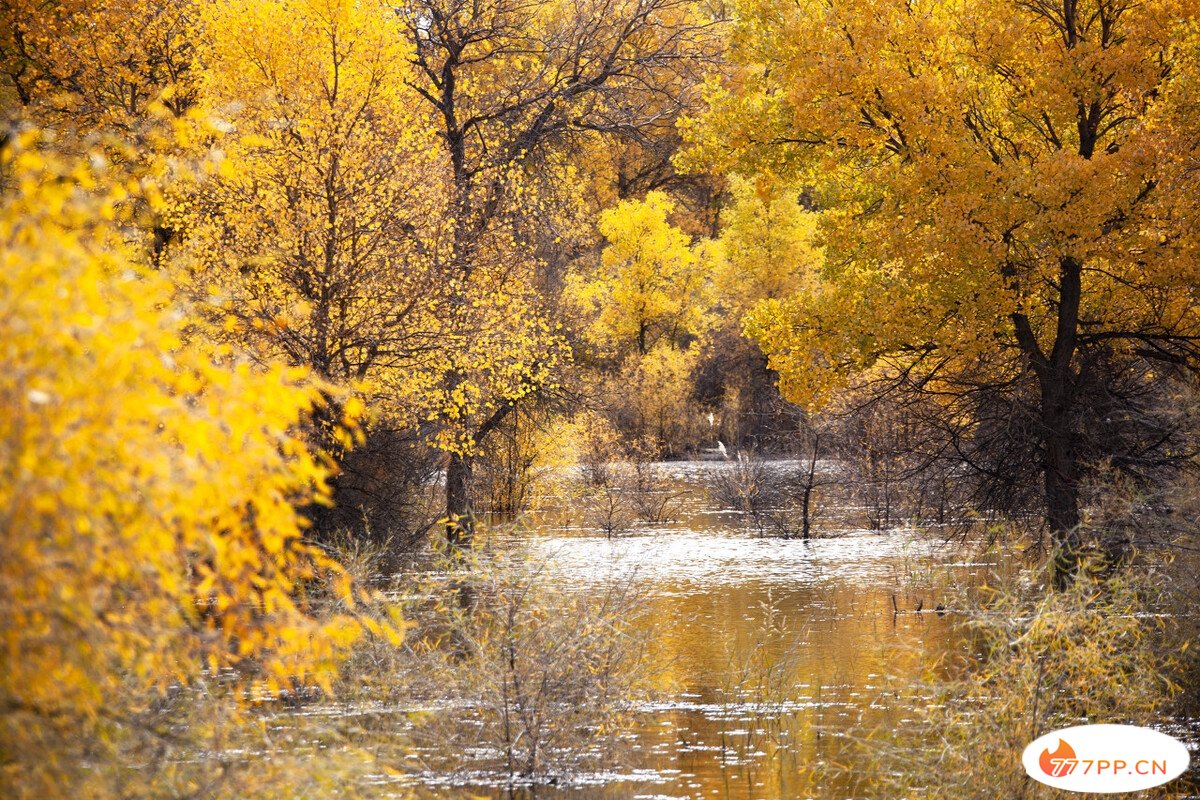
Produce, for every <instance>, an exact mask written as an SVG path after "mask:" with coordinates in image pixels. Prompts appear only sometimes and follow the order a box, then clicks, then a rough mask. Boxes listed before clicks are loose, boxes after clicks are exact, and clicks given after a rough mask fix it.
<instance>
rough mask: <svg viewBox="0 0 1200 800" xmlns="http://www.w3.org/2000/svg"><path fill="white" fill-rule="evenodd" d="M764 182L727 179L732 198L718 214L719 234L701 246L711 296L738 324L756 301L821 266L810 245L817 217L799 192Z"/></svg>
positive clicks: (789, 290)
mask: <svg viewBox="0 0 1200 800" xmlns="http://www.w3.org/2000/svg"><path fill="white" fill-rule="evenodd" d="M764 183H766V185H763V186H758V185H756V183H755V182H754V181H752V180H749V179H746V178H743V177H740V176H736V175H735V176H732V177H731V178H730V181H729V184H730V186H729V189H730V195H731V197H732V203H730V205H729V207H728V208H727V209H725V211H724V212H723V213H722V214H721V236H720V239H719V240H718V241H717V242H716V246H715V247H711V248H709V250H708V251H707V255H708V257H709V258H708V260H709V262H710V263H709V264H708V270H709V271H710V273H711V274H712V279H713V289H714V297H713V300H714V302H715V303H717V304H720V305H721V306H723V307H724V308H725V309H727V310H728V312H729V313H730V315H731V316H732V317H733V319H734V320H735V322H736V324H739V325H740V324H742V322H743V321H744V316H745V313H746V312H747V311H749V310H750V309H751V308H752V307H754V305H756V304H757V303H760V302H762V301H764V300H782V299H784V298H787V297H790V296H792V295H794V294H796V293H797V292H798V291H800V290H801V289H802V288H804V287H805V286H806V285H808V284H810V283H811V282H812V280H813V279H814V278H815V276H816V273H817V271H818V270H819V268H820V265H821V258H822V255H821V251H820V248H818V247H816V246H815V244H814V242H815V239H816V229H817V220H818V218H819V216H818V215H817V214H816V213H814V212H812V211H810V210H806V209H805V208H804V206H803V205H801V202H800V199H801V192H799V191H797V190H792V189H789V188H787V187H775V186H771V185H769V183H767V182H764Z"/></svg>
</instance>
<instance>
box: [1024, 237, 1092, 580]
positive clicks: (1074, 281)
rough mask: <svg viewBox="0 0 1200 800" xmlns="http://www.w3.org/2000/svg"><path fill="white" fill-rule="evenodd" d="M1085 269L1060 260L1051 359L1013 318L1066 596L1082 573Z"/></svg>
mask: <svg viewBox="0 0 1200 800" xmlns="http://www.w3.org/2000/svg"><path fill="white" fill-rule="evenodd" d="M1082 274H1083V265H1082V264H1081V263H1080V262H1079V261H1078V260H1077V259H1075V258H1073V257H1071V256H1063V257H1062V258H1060V259H1059V285H1058V289H1059V295H1058V319H1057V323H1056V330H1055V337H1054V346H1053V348H1052V349H1051V351H1050V354H1049V355H1046V354H1045V353H1044V352H1043V350H1042V349H1041V347H1040V346H1039V344H1038V342H1037V339H1036V337H1035V336H1034V334H1033V329H1032V328H1031V327H1030V324H1029V320H1028V318H1027V317H1026V316H1025V315H1024V314H1020V313H1018V314H1014V315H1013V322H1014V324H1015V327H1016V334H1017V341H1018V343H1019V344H1020V346H1021V349H1022V351H1023V352H1024V353H1025V354H1026V356H1027V357H1028V358H1029V362H1030V364H1031V365H1032V367H1033V370H1034V373H1035V374H1036V375H1037V379H1038V389H1039V403H1040V406H1041V408H1040V409H1039V411H1040V417H1041V418H1040V423H1041V424H1040V428H1041V430H1040V434H1041V439H1042V442H1041V444H1042V472H1043V480H1044V490H1045V501H1046V525H1047V527H1048V528H1049V529H1050V537H1051V539H1052V541H1053V547H1054V552H1053V555H1052V570H1053V574H1052V577H1053V582H1054V587H1055V588H1056V589H1059V590H1062V589H1065V588H1067V587H1068V586H1070V585H1071V582H1072V581H1073V580H1074V578H1075V573H1076V571H1077V570H1078V567H1079V548H1080V539H1079V518H1080V517H1079V468H1078V467H1079V465H1078V463H1077V456H1078V453H1077V449H1076V438H1077V436H1078V433H1077V432H1076V431H1075V429H1074V426H1073V419H1072V418H1073V416H1074V414H1073V411H1074V404H1075V373H1074V368H1073V364H1072V362H1073V361H1074V358H1075V353H1076V349H1077V347H1078V340H1079V304H1080V300H1081V298H1082V294H1083V287H1082Z"/></svg>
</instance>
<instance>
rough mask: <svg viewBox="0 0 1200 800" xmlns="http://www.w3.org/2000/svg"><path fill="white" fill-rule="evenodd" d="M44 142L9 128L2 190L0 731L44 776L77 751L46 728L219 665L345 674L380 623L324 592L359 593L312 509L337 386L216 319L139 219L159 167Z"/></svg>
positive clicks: (27, 774) (304, 676)
mask: <svg viewBox="0 0 1200 800" xmlns="http://www.w3.org/2000/svg"><path fill="white" fill-rule="evenodd" d="M44 143H45V141H44V138H43V136H42V134H40V133H39V132H37V131H29V132H26V133H22V134H20V135H18V136H17V137H15V138H14V139H13V140H11V141H10V143H9V145H8V146H7V147H6V148H5V150H4V157H3V158H4V160H3V165H2V170H3V185H4V199H3V207H2V209H0V241H2V242H3V261H4V268H3V270H2V271H0V274H2V277H0V309H2V312H0V341H3V343H4V351H3V356H2V357H3V364H4V368H3V370H2V373H3V377H2V378H0V402H2V404H3V414H0V470H2V473H0V474H2V481H0V486H2V488H0V506H2V507H3V508H4V513H3V517H2V518H0V533H2V535H0V542H2V544H0V548H2V549H0V615H2V616H3V618H4V620H5V625H4V642H3V668H2V669H0V675H2V677H0V704H2V705H3V708H4V717H3V720H4V722H3V728H2V729H0V736H2V738H3V743H4V745H3V749H4V752H5V764H4V785H7V786H8V787H9V788H10V789H11V790H13V791H17V788H16V787H20V793H26V794H28V796H37V795H39V792H40V791H49V787H50V786H53V785H55V783H53V782H55V781H57V780H58V779H59V778H56V777H54V776H56V775H60V774H61V772H62V771H63V770H65V769H67V767H68V765H65V764H59V763H55V760H54V759H53V758H51V759H50V760H46V759H45V758H44V757H43V756H42V755H40V754H39V752H40V751H39V749H37V747H38V744H37V743H41V745H40V746H42V747H44V746H45V744H46V742H47V741H48V740H49V741H53V740H54V739H55V737H64V738H69V737H72V736H78V735H80V733H79V730H80V726H92V725H94V724H96V723H97V722H98V721H101V720H103V721H105V724H106V726H108V725H113V726H118V727H119V725H120V723H121V720H122V718H123V716H124V715H126V714H128V713H130V712H131V711H132V710H133V709H136V708H137V707H138V706H139V705H140V704H141V703H143V702H145V699H146V698H147V697H148V696H152V695H153V694H155V693H160V692H165V691H166V690H167V689H168V688H169V687H171V686H179V685H186V684H188V683H189V682H190V681H191V680H192V679H193V678H194V677H196V676H198V675H199V674H200V673H201V672H202V671H204V672H207V673H209V674H211V675H214V676H215V675H217V674H218V673H222V672H227V671H229V674H231V675H236V676H239V679H240V680H242V681H247V682H249V683H251V684H257V683H261V685H263V686H264V687H266V688H270V689H275V690H278V689H280V688H284V687H290V686H293V685H295V684H296V682H300V683H308V682H311V683H314V684H316V685H324V686H329V681H330V679H331V677H332V674H333V669H334V667H335V666H336V663H337V661H338V659H339V656H340V655H341V654H343V653H345V651H346V648H347V647H348V646H349V645H350V644H351V643H353V642H354V641H355V639H356V638H357V637H358V636H359V635H360V632H361V626H360V625H359V623H358V622H357V621H356V620H355V619H354V618H352V617H350V616H346V615H335V616H331V617H325V618H323V619H321V620H319V621H318V620H317V619H315V618H314V617H313V616H311V615H310V613H309V611H308V607H307V601H306V599H305V594H306V586H308V585H313V586H315V585H318V583H324V582H325V581H329V580H332V581H333V583H335V584H337V585H339V586H340V589H339V591H340V592H342V593H343V594H344V595H345V596H346V597H347V598H349V596H350V594H349V593H350V586H349V584H348V582H347V581H346V580H345V579H344V577H341V573H340V570H339V568H338V567H337V566H336V565H335V564H334V563H332V562H331V561H329V559H328V558H326V557H325V556H324V555H323V554H322V553H321V551H319V550H317V549H315V548H314V547H313V546H312V545H310V544H308V543H306V542H305V538H304V537H305V530H304V529H305V521H304V518H303V517H302V516H301V514H300V513H299V511H298V508H299V507H301V506H302V505H304V504H308V503H314V502H316V503H320V502H328V499H329V495H328V488H327V487H326V484H325V481H326V478H327V476H328V474H329V469H328V466H327V465H326V463H325V462H324V461H323V460H322V459H321V458H320V457H318V456H317V455H315V454H314V453H313V452H312V450H311V449H310V448H309V445H308V443H307V442H306V440H305V438H304V436H303V434H302V428H301V426H302V423H303V421H304V419H305V418H306V416H307V415H308V414H309V413H310V412H311V410H312V408H313V406H314V404H315V403H317V402H318V401H319V392H318V386H316V385H314V384H313V383H312V382H311V381H310V380H309V379H308V378H307V374H306V372H305V371H304V370H301V369H297V368H295V367H288V366H286V365H283V364H272V365H269V366H266V367H262V366H255V365H252V364H251V363H250V362H249V361H247V359H246V358H245V357H244V356H242V355H240V354H239V353H238V352H237V351H236V350H235V349H234V348H232V347H230V346H228V345H214V344H211V343H209V342H208V341H206V340H205V338H204V337H203V336H202V335H198V334H197V332H196V331H195V330H194V329H193V327H192V323H191V322H190V321H189V316H188V313H187V307H186V306H185V305H183V304H181V303H180V302H179V300H178V298H177V296H176V291H175V289H174V288H173V287H172V285H171V283H170V282H169V281H168V280H167V278H166V276H165V275H163V274H162V273H157V272H154V271H152V270H149V269H147V268H146V266H145V262H144V255H143V254H141V253H139V252H138V249H137V248H136V247H134V246H132V245H131V243H129V242H128V241H126V239H125V237H124V236H123V234H122V229H123V227H124V226H125V225H128V224H129V223H130V221H131V220H130V218H129V213H128V212H129V209H130V207H131V206H130V203H128V202H126V198H127V197H128V196H129V195H130V194H131V193H132V192H141V185H140V182H139V180H138V179H137V178H136V177H128V180H127V181H126V182H117V181H115V180H114V179H113V178H112V177H111V171H110V170H106V169H103V167H104V166H105V165H104V163H103V160H102V157H101V156H99V155H98V154H97V155H96V156H95V157H94V158H93V159H92V161H91V162H75V161H67V160H62V159H58V158H56V157H54V156H53V155H51V154H49V153H48V152H47V151H46V150H45V149H44ZM118 174H119V173H118ZM106 729H109V728H106ZM109 730H111V729H109ZM94 735H98V736H105V735H106V734H104V733H103V732H102V731H101V730H100V729H97V730H96V731H95V733H94ZM30 748H33V749H30ZM42 781H51V782H52V783H42ZM39 786H41V787H42V789H41V790H39V789H38V788H37V787H39Z"/></svg>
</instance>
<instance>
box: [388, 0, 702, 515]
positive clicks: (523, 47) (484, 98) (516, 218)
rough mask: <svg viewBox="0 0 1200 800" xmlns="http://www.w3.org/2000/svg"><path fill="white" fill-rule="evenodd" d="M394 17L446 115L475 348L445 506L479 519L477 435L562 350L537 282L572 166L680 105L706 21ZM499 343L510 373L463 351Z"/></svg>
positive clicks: (606, 16)
mask: <svg viewBox="0 0 1200 800" xmlns="http://www.w3.org/2000/svg"><path fill="white" fill-rule="evenodd" d="M399 10H400V14H401V16H402V18H403V20H404V23H405V25H406V26H407V32H408V36H409V39H410V41H411V42H412V44H413V47H414V50H415V60H414V63H415V66H416V68H417V77H416V79H415V80H414V81H413V82H412V85H413V87H414V88H415V89H416V91H417V92H419V94H420V96H421V98H422V99H423V101H424V103H425V104H426V106H427V107H428V108H429V109H430V110H431V111H432V112H433V113H434V114H436V116H437V118H438V135H439V141H440V145H441V150H442V153H443V154H444V157H445V159H446V162H447V163H448V165H449V180H448V184H447V188H446V191H447V197H448V199H449V209H450V218H451V220H452V222H453V225H452V235H451V239H450V243H449V246H448V248H447V250H446V251H445V252H444V255H442V256H441V257H440V259H439V263H440V265H441V269H442V270H444V273H445V274H446V275H447V276H448V279H449V280H450V281H451V282H452V283H451V285H452V286H453V287H454V296H453V297H452V299H451V308H452V313H451V316H450V317H449V318H450V319H451V320H452V321H453V323H454V325H455V328H454V333H453V335H454V336H455V337H457V338H459V339H461V340H463V341H464V342H469V343H470V344H469V345H468V346H467V347H466V348H465V349H454V350H451V351H449V352H448V354H447V359H446V364H445V370H444V373H443V381H442V386H443V388H442V395H443V396H444V397H445V398H446V400H447V402H446V404H445V406H446V409H447V413H443V414H442V415H441V416H442V419H443V425H445V426H446V427H447V428H448V429H449V430H451V431H453V432H454V433H455V434H456V435H457V437H458V438H459V440H460V443H461V446H459V447H455V448H453V449H452V450H451V452H450V454H449V461H448V466H447V478H446V489H447V514H448V516H449V517H450V518H452V519H462V520H463V521H464V524H463V527H465V528H469V526H470V523H469V519H470V483H471V458H472V452H471V446H472V443H475V442H479V441H481V440H482V439H483V438H484V437H485V436H487V435H488V434H489V433H490V432H491V431H492V430H494V429H495V427H496V426H497V425H499V424H500V423H501V422H502V421H503V419H504V417H505V416H506V415H507V414H508V413H510V412H511V409H512V408H513V405H514V403H515V402H517V401H518V400H519V399H520V398H521V397H523V396H527V395H528V394H530V393H531V392H533V391H535V390H537V389H538V388H539V387H540V386H542V385H543V384H544V383H545V381H546V379H547V378H548V377H549V374H550V373H549V371H548V370H549V368H550V367H551V366H552V365H553V363H555V362H556V361H557V360H559V358H560V355H559V353H560V350H561V342H560V340H559V339H558V337H556V336H552V335H549V333H550V330H551V329H550V328H549V327H548V325H547V322H546V318H545V317H546V314H545V312H544V310H543V308H544V305H545V304H544V302H543V301H542V300H541V298H539V297H538V295H537V294H536V293H535V292H534V291H533V290H534V289H537V288H538V287H542V286H546V285H548V284H550V283H551V281H548V280H545V279H544V277H545V276H543V275H542V274H539V273H541V270H542V267H543V264H544V262H545V259H544V258H543V256H544V255H545V250H546V249H552V248H544V249H542V250H539V248H537V247H536V246H535V245H536V243H537V242H538V241H548V242H551V243H557V242H558V241H559V240H560V239H562V238H563V235H562V233H561V232H559V231H555V230H554V228H555V224H556V223H557V222H558V221H560V215H559V214H558V213H557V211H558V209H556V208H555V205H556V202H555V201H556V200H557V199H559V196H560V195H561V194H562V189H561V187H562V186H563V185H564V182H565V181H570V180H571V179H572V176H573V175H574V174H576V173H575V171H574V169H573V165H572V164H571V160H572V158H573V157H574V154H575V152H576V151H577V150H578V149H580V148H582V147H583V146H584V145H585V144H594V142H595V140H596V139H597V137H602V138H606V137H615V136H631V137H636V136H638V135H639V132H640V131H641V130H642V129H643V128H645V127H646V126H647V125H651V124H654V123H657V122H659V121H660V120H661V119H662V118H663V115H664V114H666V113H669V107H670V106H671V105H672V103H675V101H674V100H672V99H670V96H669V94H667V93H664V92H662V87H664V86H666V85H670V84H671V83H672V82H674V81H675V80H676V78H677V77H678V70H679V68H680V67H681V66H682V65H685V64H687V63H688V62H687V60H686V59H685V58H683V56H686V55H687V54H689V53H692V52H694V51H695V49H696V48H697V47H699V46H700V42H701V41H702V40H703V39H704V35H703V30H704V28H705V25H706V24H707V20H706V19H704V18H703V15H702V14H700V13H699V11H698V9H697V7H696V6H695V4H693V3H691V2H689V1H688V0H585V1H584V2H575V0H566V1H563V0H555V1H554V2H549V3H540V2H531V1H530V0H482V2H477V3H461V2H457V0H407V1H406V2H404V3H402V4H401V5H400V6H399ZM706 46H707V44H706ZM651 99H653V100H656V101H657V102H648V101H649V100H651ZM566 185H569V184H566ZM547 234H548V235H547ZM499 289H504V290H505V294H506V296H508V297H511V298H514V300H517V301H519V305H516V306H514V307H513V308H511V309H509V310H510V311H513V312H517V313H505V314H495V313H494V312H489V311H488V306H489V303H488V302H487V297H488V295H489V294H492V295H494V294H495V293H496V291H497V290H499ZM481 294H482V296H481ZM477 309H482V310H484V311H485V312H488V313H491V314H492V318H491V322H494V323H501V327H499V328H489V327H487V325H488V322H489V321H488V320H486V319H480V318H479V317H478V314H477V313H476V310H477ZM518 309H520V310H519V311H518ZM480 332H484V333H485V334H486V335H485V336H484V337H480ZM496 338H498V339H502V340H504V341H507V342H509V343H510V345H512V346H510V347H509V348H508V349H507V350H505V351H501V352H503V353H505V354H506V357H505V358H504V359H503V360H502V362H501V364H500V369H496V368H494V367H493V366H492V365H491V364H489V363H488V362H487V361H482V362H481V361H480V359H478V358H467V359H464V358H462V357H460V356H459V355H458V353H477V354H482V353H483V352H484V351H485V346H486V345H487V344H488V342H489V340H492V339H496ZM493 376H501V377H506V381H507V387H508V388H506V389H505V390H503V391H498V390H497V388H498V387H495V386H493V385H492V379H493ZM513 378H516V379H517V380H515V381H513V380H512V379H513ZM505 387H506V383H504V382H502V383H501V384H500V385H499V388H505ZM512 389H516V391H513V390H512ZM459 398H465V399H467V400H469V401H470V402H471V405H470V406H469V407H466V408H462V407H460V405H459Z"/></svg>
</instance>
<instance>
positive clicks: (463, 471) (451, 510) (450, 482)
mask: <svg viewBox="0 0 1200 800" xmlns="http://www.w3.org/2000/svg"><path fill="white" fill-rule="evenodd" d="M474 534H475V514H474V511H473V510H472V509H471V459H470V458H469V457H467V456H463V455H459V454H458V453H451V454H450V460H449V461H448V462H447V464H446V538H447V539H448V540H449V541H450V544H452V545H455V546H459V545H462V544H465V543H468V542H470V541H471V537H472V536H473V535H474Z"/></svg>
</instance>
